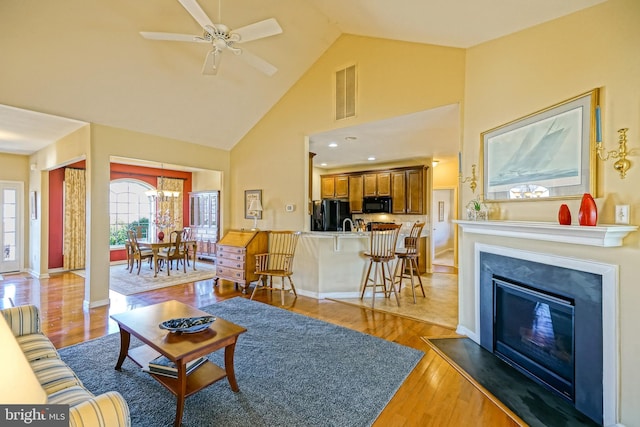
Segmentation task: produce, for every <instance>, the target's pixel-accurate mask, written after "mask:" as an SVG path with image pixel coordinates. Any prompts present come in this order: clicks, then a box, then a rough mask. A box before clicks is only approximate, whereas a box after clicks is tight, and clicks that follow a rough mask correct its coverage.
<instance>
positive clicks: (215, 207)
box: [189, 191, 220, 259]
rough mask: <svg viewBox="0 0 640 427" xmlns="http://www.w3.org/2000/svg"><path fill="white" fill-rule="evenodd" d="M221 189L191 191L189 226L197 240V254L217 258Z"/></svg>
mask: <svg viewBox="0 0 640 427" xmlns="http://www.w3.org/2000/svg"><path fill="white" fill-rule="evenodd" d="M219 194H220V192H219V191H198V192H192V193H189V226H190V227H191V230H192V233H193V237H194V238H195V240H196V256H197V257H199V258H204V259H215V257H216V242H217V241H218V237H219V233H220V228H219V206H220V202H219Z"/></svg>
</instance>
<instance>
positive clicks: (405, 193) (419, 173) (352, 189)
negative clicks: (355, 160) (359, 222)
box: [320, 166, 427, 215]
mask: <svg viewBox="0 0 640 427" xmlns="http://www.w3.org/2000/svg"><path fill="white" fill-rule="evenodd" d="M426 176H427V174H426V168H425V167H424V166H411V167H403V168H394V169H388V170H379V171H361V172H354V173H343V174H339V175H322V176H321V177H320V179H321V194H322V198H323V199H347V198H348V199H349V208H350V209H351V212H352V213H362V198H363V197H371V196H373V197H375V196H391V198H392V213H393V214H411V215H424V214H425V213H426V209H425V206H426V204H427V203H426V195H425V190H426V188H427V186H426V182H425V179H426Z"/></svg>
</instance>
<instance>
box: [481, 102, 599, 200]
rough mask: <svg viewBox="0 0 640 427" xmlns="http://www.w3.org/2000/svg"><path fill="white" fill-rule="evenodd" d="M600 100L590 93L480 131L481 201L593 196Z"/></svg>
mask: <svg viewBox="0 0 640 427" xmlns="http://www.w3.org/2000/svg"><path fill="white" fill-rule="evenodd" d="M598 98H599V90H598V89H594V90H592V91H590V92H587V93H584V94H582V95H579V96H577V97H575V98H571V99H568V100H566V101H563V102H560V103H559V104H556V105H553V106H551V107H549V108H546V109H544V110H541V111H537V112H535V113H533V114H530V115H528V116H525V117H522V118H519V119H517V120H514V121H512V122H510V123H507V124H504V125H502V126H499V127H497V128H494V129H491V130H488V131H486V132H483V133H482V134H481V135H480V140H481V142H480V143H481V150H480V156H481V162H480V165H481V171H480V172H481V175H482V184H483V195H484V200H485V201H487V202H491V201H510V200H537V199H549V198H563V199H566V198H573V197H576V198H577V197H582V195H583V194H584V193H591V194H592V195H593V196H594V197H595V191H596V170H595V161H596V158H595V129H596V107H597V106H598V102H599V99H598ZM598 119H599V117H598ZM598 128H599V124H598Z"/></svg>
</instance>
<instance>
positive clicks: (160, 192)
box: [144, 176, 180, 202]
mask: <svg viewBox="0 0 640 427" xmlns="http://www.w3.org/2000/svg"><path fill="white" fill-rule="evenodd" d="M144 194H145V195H146V196H147V197H148V198H149V200H150V201H158V202H164V201H168V200H170V199H172V198H174V197H176V198H177V197H180V192H179V191H169V190H165V189H164V176H160V177H158V188H156V189H155V190H148V191H145V192H144Z"/></svg>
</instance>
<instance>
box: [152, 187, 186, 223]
mask: <svg viewBox="0 0 640 427" xmlns="http://www.w3.org/2000/svg"><path fill="white" fill-rule="evenodd" d="M183 184H184V182H183V180H182V179H175V178H166V177H162V176H160V177H158V190H159V191H177V192H179V196H178V197H164V198H161V199H160V198H159V199H158V201H157V206H156V209H157V216H158V217H159V221H157V225H158V227H157V231H162V232H163V233H164V234H165V235H167V236H168V235H169V233H171V232H172V231H173V230H182V194H183ZM163 219H167V220H166V221H164V220H163Z"/></svg>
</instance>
